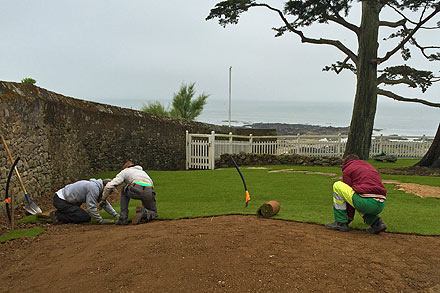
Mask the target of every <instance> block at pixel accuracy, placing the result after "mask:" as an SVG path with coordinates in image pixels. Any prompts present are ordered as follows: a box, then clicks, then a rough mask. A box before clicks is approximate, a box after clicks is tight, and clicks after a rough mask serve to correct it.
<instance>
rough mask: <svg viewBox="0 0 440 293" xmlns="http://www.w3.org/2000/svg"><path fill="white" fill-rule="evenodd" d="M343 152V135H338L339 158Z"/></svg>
mask: <svg viewBox="0 0 440 293" xmlns="http://www.w3.org/2000/svg"><path fill="white" fill-rule="evenodd" d="M341 152H342V138H341V133H338V157H340V156H342V155H341Z"/></svg>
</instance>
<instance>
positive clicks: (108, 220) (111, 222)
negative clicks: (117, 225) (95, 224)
mask: <svg viewBox="0 0 440 293" xmlns="http://www.w3.org/2000/svg"><path fill="white" fill-rule="evenodd" d="M114 222H115V221H114V220H110V219H102V220H101V221H100V222H99V224H113V223H114Z"/></svg>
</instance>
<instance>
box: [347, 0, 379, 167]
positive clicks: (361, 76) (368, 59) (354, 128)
mask: <svg viewBox="0 0 440 293" xmlns="http://www.w3.org/2000/svg"><path fill="white" fill-rule="evenodd" d="M381 7H382V6H381V5H380V4H379V2H378V1H376V0H374V1H372V0H369V1H365V0H364V1H362V20H361V27H360V33H359V37H358V42H359V51H358V58H359V60H358V64H357V84H356V96H355V100H354V106H353V114H352V117H351V124H350V130H349V132H348V141H347V146H346V149H345V155H347V154H356V155H358V156H359V157H360V158H361V159H368V157H369V152H370V145H371V135H372V133H373V126H374V117H375V115H376V105H377V50H378V47H379V45H378V33H379V13H380V10H381Z"/></svg>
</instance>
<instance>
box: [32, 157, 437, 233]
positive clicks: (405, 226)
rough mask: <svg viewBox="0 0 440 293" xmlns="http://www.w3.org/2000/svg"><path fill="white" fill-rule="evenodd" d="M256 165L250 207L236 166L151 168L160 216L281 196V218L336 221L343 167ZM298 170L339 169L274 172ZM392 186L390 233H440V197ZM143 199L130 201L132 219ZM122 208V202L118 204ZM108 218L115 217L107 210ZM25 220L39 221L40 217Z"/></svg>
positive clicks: (230, 210) (225, 210)
mask: <svg viewBox="0 0 440 293" xmlns="http://www.w3.org/2000/svg"><path fill="white" fill-rule="evenodd" d="M369 162H370V163H372V164H373V165H374V166H375V167H376V168H383V167H405V166H411V165H414V164H415V163H416V162H417V160H404V159H401V160H398V162H397V163H387V162H376V161H369ZM264 167H266V168H267V169H264V170H261V169H252V168H250V167H246V166H242V167H241V168H240V169H241V170H242V173H243V176H244V177H245V180H246V183H247V186H248V189H249V193H250V195H251V201H250V202H249V206H248V207H247V208H246V207H245V201H244V199H245V193H244V188H243V184H242V182H241V178H240V176H239V174H238V172H237V171H236V170H235V168H226V169H216V170H203V171H148V174H149V175H150V176H151V178H153V180H154V183H155V190H156V193H157V207H158V213H159V217H158V218H159V219H180V218H194V217H207V216H214V215H227V214H255V213H256V211H257V209H258V207H259V206H260V205H262V204H263V203H265V202H267V201H270V200H276V201H278V202H279V203H280V205H281V209H280V212H279V213H278V214H277V215H276V216H275V217H274V218H276V219H284V220H292V221H298V222H307V223H317V224H325V223H326V222H330V221H333V210H332V184H333V183H334V182H335V181H336V180H338V179H335V177H336V176H341V175H342V171H341V169H340V168H339V167H319V166H288V165H277V166H264ZM280 169H293V170H296V171H300V170H301V171H310V172H324V173H335V174H336V176H332V175H321V174H304V173H301V172H277V173H275V172H274V173H269V172H268V171H269V170H280ZM116 173H117V172H105V173H101V174H97V175H96V176H94V177H95V178H112V177H113V176H115V175H116ZM382 178H383V179H393V180H397V181H400V182H413V183H418V184H424V185H432V186H440V178H439V177H428V176H408V175H402V176H400V175H383V176H382ZM385 186H386V188H387V190H388V195H387V204H386V207H385V210H384V212H383V213H382V217H383V219H384V221H385V223H386V224H387V227H388V228H387V231H388V232H398V233H416V234H422V235H440V217H439V213H440V199H435V198H425V199H424V198H419V197H417V196H415V195H413V194H406V193H404V192H402V191H398V190H394V188H393V187H394V185H393V184H386V185H385ZM138 204H140V201H136V200H132V201H131V202H130V218H131V217H132V216H133V214H134V209H135V207H136V205H138ZM114 207H115V209H116V211H119V202H118V203H116V204H114ZM101 213H102V215H103V216H104V217H105V218H111V217H110V216H109V215H107V214H106V213H105V212H104V211H101ZM24 221H27V222H32V221H35V216H32V217H28V218H26V219H24ZM351 226H352V227H354V228H356V229H365V228H367V226H366V225H365V224H364V223H363V221H362V218H361V217H360V216H359V215H356V217H355V220H354V221H353V223H352V224H351Z"/></svg>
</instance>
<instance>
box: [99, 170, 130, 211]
mask: <svg viewBox="0 0 440 293" xmlns="http://www.w3.org/2000/svg"><path fill="white" fill-rule="evenodd" d="M123 172H124V170H122V171H121V172H119V173H118V174H117V175H116V177H115V178H113V179H112V181H110V182H109V183H107V185H106V186H105V187H104V190H103V191H102V198H101V202H100V203H99V206H100V207H101V208H103V207H104V205H105V201H106V200H107V197H108V196H109V195H110V194H111V193H112V192H115V191H117V188H118V186H119V185H121V184H122V183H124V174H123Z"/></svg>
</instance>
